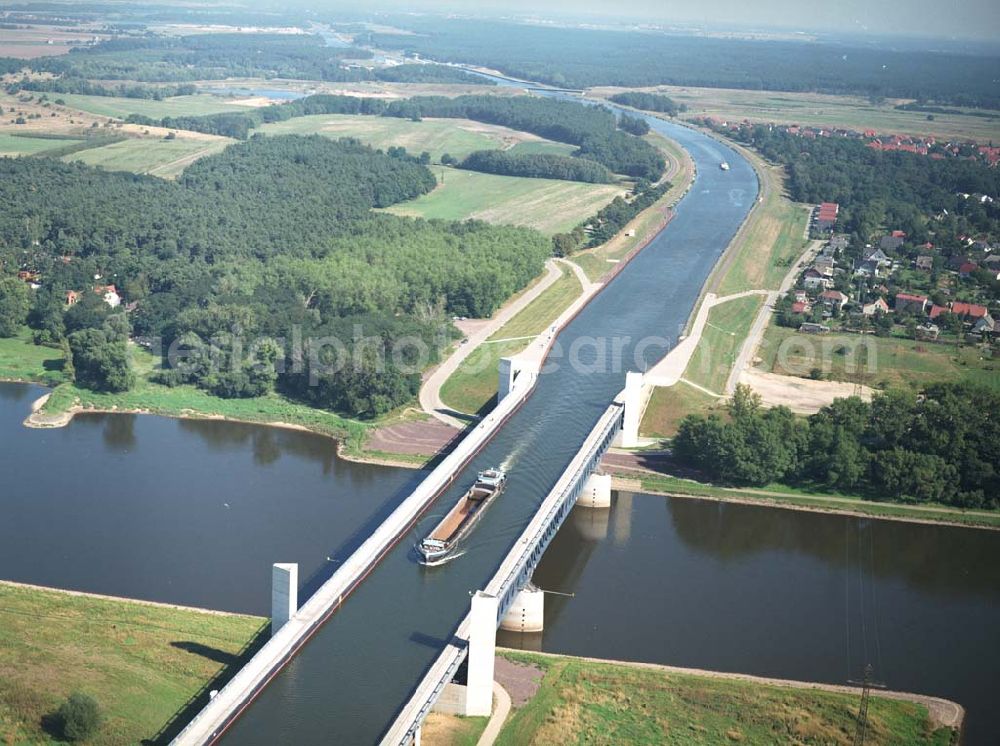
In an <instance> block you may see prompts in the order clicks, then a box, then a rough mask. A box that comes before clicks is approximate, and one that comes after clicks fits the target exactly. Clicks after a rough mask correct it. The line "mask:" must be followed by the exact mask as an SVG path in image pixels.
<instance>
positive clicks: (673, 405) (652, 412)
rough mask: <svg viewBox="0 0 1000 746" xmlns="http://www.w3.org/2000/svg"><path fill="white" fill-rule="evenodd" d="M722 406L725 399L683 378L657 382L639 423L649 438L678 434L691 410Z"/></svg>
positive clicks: (702, 412)
mask: <svg viewBox="0 0 1000 746" xmlns="http://www.w3.org/2000/svg"><path fill="white" fill-rule="evenodd" d="M716 407H718V408H720V409H721V408H723V407H724V403H722V404H720V400H719V399H717V398H715V397H714V396H709V395H708V394H706V393H705V392H704V391H699V390H698V389H696V388H695V387H694V386H689V385H688V384H687V383H685V382H684V381H678V382H677V383H676V384H675V385H673V386H657V387H656V388H654V389H653V395H652V396H651V397H650V398H649V404H647V405H646V411H645V412H644V413H643V415H642V423H641V424H640V426H639V431H640V433H641V434H642V435H643V436H645V437H650V438H672V437H674V436H675V435H676V434H677V428H678V426H680V424H681V420H683V419H684V418H685V417H687V416H688V415H689V414H705V413H706V412H707V411H709V410H711V409H713V408H716Z"/></svg>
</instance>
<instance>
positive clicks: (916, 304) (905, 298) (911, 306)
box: [896, 293, 929, 313]
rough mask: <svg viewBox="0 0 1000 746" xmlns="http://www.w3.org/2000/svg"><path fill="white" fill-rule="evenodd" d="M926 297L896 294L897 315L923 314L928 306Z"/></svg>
mask: <svg viewBox="0 0 1000 746" xmlns="http://www.w3.org/2000/svg"><path fill="white" fill-rule="evenodd" d="M928 302H929V301H928V300H927V296H926V295H910V294H909V293H897V294H896V313H904V312H906V311H909V312H911V313H923V312H924V309H926V308H927V304H928Z"/></svg>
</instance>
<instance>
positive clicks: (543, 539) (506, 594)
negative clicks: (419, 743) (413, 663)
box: [382, 396, 624, 746]
mask: <svg viewBox="0 0 1000 746" xmlns="http://www.w3.org/2000/svg"><path fill="white" fill-rule="evenodd" d="M623 412H624V407H623V403H622V397H621V396H619V397H618V398H616V399H615V401H614V403H612V404H611V405H610V406H609V407H608V408H607V410H605V412H604V414H603V415H601V418H600V419H599V420H598V421H597V424H596V425H594V428H593V430H591V432H590V434H589V435H588V436H587V439H586V440H585V441H584V442H583V446H582V447H581V448H580V450H579V451H578V452H577V454H576V456H574V457H573V460H572V461H570V463H569V466H568V467H566V470H565V471H564V472H563V474H562V476H561V477H559V480H558V481H557V482H556V484H555V486H554V487H553V488H552V489H551V490H550V491H549V494H548V495H546V496H545V499H544V500H543V501H542V503H541V505H539V507H538V510H537V511H536V512H535V515H534V517H533V518H532V519H531V522H530V523H529V524H528V525H527V526H526V527H525V529H524V531H522V532H521V535H520V536H519V537H518V539H517V541H516V542H515V544H514V546H513V547H512V548H511V550H510V552H509V553H508V554H507V556H506V557H505V558H504V561H503V562H502V563H501V564H500V567H499V569H498V570H497V571H496V573H495V574H494V575H493V578H492V579H491V580H490V581H489V583H487V585H486V588H485V589H484V590H485V592H486V593H489V594H490V595H492V596H496V597H497V598H498V599H500V603H499V613H498V615H497V626H500V620H501V619H503V615H504V613H506V611H507V609H508V608H510V605H511V604H512V603H513V601H514V598H515V597H516V596H517V594H518V593H519V592H520V591H521V589H522V588H523V587H524V585H525V584H526V583H527V582H528V581H529V580H530V579H531V575H532V573H533V572H534V571H535V567H536V566H537V565H538V562H539V561H540V560H541V557H542V554H544V552H545V549H546V548H547V547H548V545H549V542H551V541H552V538H553V537H554V536H555V534H556V532H557V531H558V530H559V527H560V526H561V525H562V523H563V521H564V520H565V519H566V516H567V515H568V514H569V512H570V510H572V508H573V505H574V504H575V503H576V499H577V497H579V495H580V492H581V491H582V490H583V488H584V485H585V483H586V481H587V477H588V476H589V475H590V474H591V473H592V472H593V471H594V469H595V468H596V467H597V465H598V464H599V463H600V461H601V457H602V456H603V455H604V453H605V451H607V449H608V448H609V447H610V446H611V443H612V441H613V440H614V437H615V435H616V434H617V433H618V431H619V430H620V429H621V424H622V415H623ZM469 625H470V615H469V614H466V616H465V617H464V618H463V619H462V621H461V623H459V625H458V628H457V629H456V630H455V633H454V634H453V636H452V642H450V643H449V644H448V645H447V646H446V647H445V649H444V650H442V651H441V654H440V655H439V656H438V657H437V659H436V660H435V661H434V663H432V664H431V667H430V668H429V669H428V671H427V673H426V674H424V677H423V679H421V681H420V683H419V684H418V685H417V688H416V690H415V691H414V693H413V695H411V697H410V699H409V701H408V702H407V703H406V705H404V707H403V709H402V711H401V712H400V713H399V715H398V716H397V717H396V720H395V721H394V722H393V724H392V726H391V727H390V728H389V730H388V731H387V732H386V735H385V736H384V737H383V739H382V744H383V746H394V745H397V744H398V745H399V746H409V744H411V743H412V742H413V741H414V738H415V736H416V732H417V730H418V729H419V727H420V725H421V724H422V723H423V721H424V718H426V717H427V715H428V713H430V711H431V708H432V707H433V706H434V703H435V702H436V701H437V700H438V698H439V697H440V696H441V692H442V691H444V688H445V686H446V685H447V684H448V683H449V682H450V681H451V680H452V678H453V677H454V676H455V673H456V672H457V671H458V668H459V666H461V665H462V661H463V660H465V657H466V655H467V654H468V640H469Z"/></svg>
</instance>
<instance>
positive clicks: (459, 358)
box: [420, 259, 562, 429]
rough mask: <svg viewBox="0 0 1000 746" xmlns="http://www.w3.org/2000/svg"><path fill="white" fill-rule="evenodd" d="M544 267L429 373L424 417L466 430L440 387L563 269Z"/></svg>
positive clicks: (551, 262)
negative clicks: (542, 272) (536, 278)
mask: <svg viewBox="0 0 1000 746" xmlns="http://www.w3.org/2000/svg"><path fill="white" fill-rule="evenodd" d="M545 268H546V270H547V271H546V273H545V275H544V276H543V277H542V279H541V280H539V281H538V282H537V283H536V284H535V285H534V287H532V288H531V289H530V290H528V291H527V292H526V293H522V294H521V295H519V296H518V297H517V298H515V299H514V300H512V301H511V302H510V303H508V304H506V305H505V306H503V307H502V308H501V309H500V310H499V311H498V312H497V313H496V315H495V316H494V317H493V318H491V319H489V321H487V323H485V324H483V325H481V326H480V327H479V328H478V329H476V331H474V332H472V333H471V334H469V336H468V337H467V339H468V340H469V341H468V342H466V343H465V344H460V345H459V346H458V347H457V348H456V349H455V351H454V352H453V353H452V354H451V355H450V356H449V357H448V359H447V360H445V361H444V362H443V363H441V364H440V365H439V366H437V367H436V368H434V370H432V371H431V372H430V374H429V375H428V376H427V378H425V379H424V382H423V385H422V386H421V387H420V408H421V409H423V410H424V411H425V412H427V414H429V415H433V416H434V417H436V418H437V419H438V420H440V421H441V422H443V423H445V424H446V425H451V426H452V427H455V428H459V429H460V428H463V427H465V424H466V423H464V422H462V421H461V420H460V419H458V418H457V417H455V416H454V415H455V414H461V413H456V412H455V411H454V410H453V409H451V408H449V407H448V406H447V405H446V404H445V403H444V402H443V401H441V387H442V386H443V385H444V382H445V381H447V380H448V378H449V377H450V376H451V374H452V373H454V372H455V371H456V370H458V366H459V365H461V364H462V362H463V361H464V360H465V359H466V358H467V357H469V355H471V354H472V351H473V350H475V349H476V348H477V347H479V345H481V344H482V343H483V342H485V341H486V340H487V339H488V338H489V337H490V336H492V335H493V333H494V332H495V331H497V330H498V329H499V328H500V327H502V326H503V325H504V324H506V323H507V322H508V321H510V320H511V319H512V318H514V316H516V315H517V314H518V312H520V311H521V310H522V309H523V308H525V307H526V306H527V305H528V304H529V303H531V301H533V300H534V299H535V298H537V297H538V296H539V295H541V294H542V293H544V292H545V291H546V290H548V289H549V288H550V287H552V285H553V284H554V283H555V282H556V280H558V279H559V278H560V277H562V270H560V269H559V266H558V265H557V264H556V262H555V260H553V259H550V260H549V261H547V262H546V263H545Z"/></svg>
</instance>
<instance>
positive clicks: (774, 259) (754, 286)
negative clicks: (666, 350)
mask: <svg viewBox="0 0 1000 746" xmlns="http://www.w3.org/2000/svg"><path fill="white" fill-rule="evenodd" d="M748 156H749V157H750V159H751V161H752V163H753V164H754V166H755V168H756V169H757V172H758V174H759V175H760V178H761V186H762V188H761V196H762V197H763V202H761V203H759V204H758V205H757V206H756V208H755V209H754V211H753V212H752V213H751V215H750V217H749V219H748V220H747V222H746V223H745V224H744V226H743V227H742V228H741V230H740V231H739V232H738V233H737V235H736V237H735V238H734V239H733V243H732V245H731V246H730V248H729V253H728V255H727V256H726V257H724V258H723V260H722V263H721V264H720V265H719V268H718V269H717V270H716V272H717V274H716V275H715V276H713V277H712V278H711V279H710V280H709V286H710V287H712V288H713V292H715V293H716V294H717V295H719V296H721V297H724V296H727V295H732V294H735V293H740V292H743V291H746V290H776V289H778V288H779V287H780V286H781V281H782V280H783V279H784V277H785V275H786V274H787V273H788V270H789V267H790V266H791V264H792V263H794V261H795V260H796V259H797V258H798V257H799V256H800V255H801V254H802V252H803V250H804V249H805V247H806V245H807V241H806V239H805V230H806V225H807V221H808V218H809V213H808V211H807V210H806V209H804V208H803V206H801V205H798V204H796V203H794V202H791V201H790V200H789V199H788V198H787V197H786V196H785V194H784V180H783V175H782V172H781V169H780V168H777V167H774V166H770V165H768V164H766V163H764V162H763V161H762V160H761V159H760V158H759V157H757V156H755V155H753V154H748ZM762 303H763V296H747V297H744V298H736V299H734V300H731V301H727V302H725V303H721V304H719V305H718V306H715V307H714V308H713V309H712V310H711V311H710V312H709V315H708V323H707V324H706V325H705V330H704V332H703V334H702V338H701V341H700V342H699V344H698V346H697V347H696V348H695V351H694V354H693V355H692V357H691V361H690V362H689V364H688V367H687V369H686V370H685V372H684V376H683V379H684V380H682V381H681V382H679V383H678V384H676V385H674V386H671V387H668V388H658V389H656V390H655V391H654V392H653V396H652V397H651V398H650V401H649V406H648V407H647V408H646V413H645V415H644V417H643V422H642V427H641V431H642V433H643V435H647V436H650V437H671V436H673V435H674V434H675V433H676V432H677V426H678V425H679V424H680V422H681V420H683V419H684V417H685V416H687V415H688V414H697V413H702V414H704V413H706V412H708V411H710V410H711V409H712V408H713V407H715V406H717V404H718V402H717V400H716V399H714V398H713V397H711V396H709V395H708V394H706V393H704V392H703V391H699V390H698V389H696V388H694V387H692V386H690V385H687V384H686V383H685V381H690V382H692V383H695V384H698V385H699V386H702V387H704V388H706V389H708V390H709V391H713V392H716V393H719V394H721V393H723V390H724V388H725V382H726V379H727V378H728V376H729V372H730V371H731V370H732V365H733V363H734V361H735V359H736V356H737V355H738V354H739V350H740V347H741V346H742V344H743V341H744V340H745V339H746V337H747V334H748V333H749V331H750V327H751V326H752V325H753V320H754V317H755V316H756V314H757V313H758V311H759V310H760V307H761V304H762Z"/></svg>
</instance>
